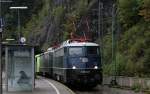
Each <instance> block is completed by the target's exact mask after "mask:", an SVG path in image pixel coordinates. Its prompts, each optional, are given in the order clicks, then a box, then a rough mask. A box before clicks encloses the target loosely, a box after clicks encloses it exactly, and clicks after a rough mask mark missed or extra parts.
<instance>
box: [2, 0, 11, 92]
mask: <svg viewBox="0 0 150 94" xmlns="http://www.w3.org/2000/svg"><path fill="white" fill-rule="evenodd" d="M10 2H12V1H8V0H6V1H4V0H0V94H2V93H3V83H2V32H3V20H2V19H3V18H2V3H10Z"/></svg>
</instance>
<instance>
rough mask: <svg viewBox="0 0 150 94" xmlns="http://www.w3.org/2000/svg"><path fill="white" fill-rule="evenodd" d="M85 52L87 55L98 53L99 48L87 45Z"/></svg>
mask: <svg viewBox="0 0 150 94" xmlns="http://www.w3.org/2000/svg"><path fill="white" fill-rule="evenodd" d="M87 54H88V55H99V48H98V47H93V46H92V47H90V46H89V47H87Z"/></svg>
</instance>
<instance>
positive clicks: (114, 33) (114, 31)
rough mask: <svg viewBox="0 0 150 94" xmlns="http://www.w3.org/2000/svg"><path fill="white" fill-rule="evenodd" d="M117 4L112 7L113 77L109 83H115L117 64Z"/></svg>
mask: <svg viewBox="0 0 150 94" xmlns="http://www.w3.org/2000/svg"><path fill="white" fill-rule="evenodd" d="M117 28H118V27H117V6H116V4H113V8H112V64H113V66H114V67H113V74H114V75H113V78H112V80H111V85H117V80H116V76H117V65H116V52H117V30H118V29H117Z"/></svg>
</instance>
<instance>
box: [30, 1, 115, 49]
mask: <svg viewBox="0 0 150 94" xmlns="http://www.w3.org/2000/svg"><path fill="white" fill-rule="evenodd" d="M82 1H83V2H86V3H88V4H87V8H86V7H85V8H84V7H81V9H78V7H76V6H80V5H81V4H82V3H83V2H82ZM99 1H100V3H99ZM99 4H101V5H100V6H99ZM112 4H113V0H51V1H49V9H48V13H47V15H45V17H44V18H43V20H42V22H41V25H39V26H37V27H36V28H33V31H31V32H30V35H29V36H28V39H29V41H28V42H29V43H31V44H38V45H40V47H41V48H42V49H43V50H46V49H47V48H48V47H49V46H51V45H52V44H54V43H56V42H57V43H60V42H62V41H63V40H64V36H65V34H66V33H65V32H66V31H65V28H64V24H66V23H67V20H68V16H69V15H72V14H73V15H76V14H77V15H79V16H78V18H77V21H76V22H75V27H76V28H77V31H87V28H86V29H85V28H81V27H83V26H85V25H82V24H85V23H84V22H85V21H84V17H88V25H89V32H91V33H92V37H93V40H94V41H95V40H97V37H99V35H100V34H101V33H99V32H100V31H105V32H108V30H107V28H108V27H109V26H110V24H111V14H112V13H111V12H112ZM43 8H44V6H43ZM79 8H80V7H79ZM79 10H83V11H86V12H85V14H82V13H80V12H79ZM78 12H79V13H78ZM82 20H83V21H82ZM99 23H100V24H99ZM98 24H99V25H100V27H98ZM36 31H38V32H36ZM35 32H36V33H35ZM80 33H82V32H80Z"/></svg>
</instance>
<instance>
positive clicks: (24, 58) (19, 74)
mask: <svg viewBox="0 0 150 94" xmlns="http://www.w3.org/2000/svg"><path fill="white" fill-rule="evenodd" d="M7 51H8V56H7V57H8V62H7V63H8V64H7V68H8V70H7V80H8V82H7V84H8V91H30V90H32V89H33V75H34V72H33V70H34V67H33V62H32V61H33V60H32V59H33V58H32V56H33V53H32V49H31V48H26V47H9V48H8V49H7Z"/></svg>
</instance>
